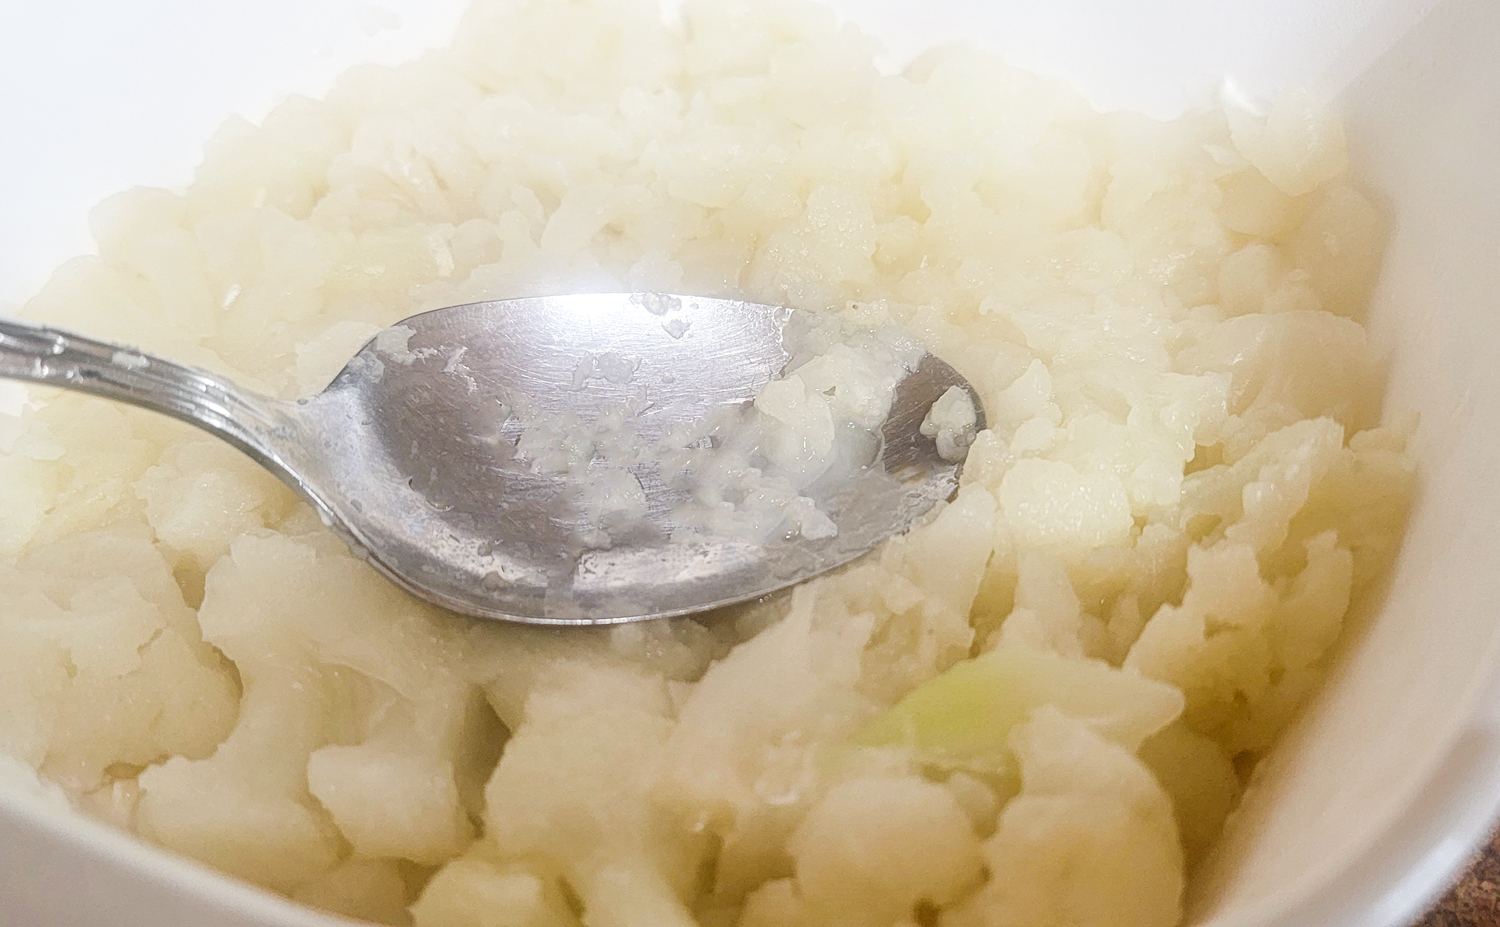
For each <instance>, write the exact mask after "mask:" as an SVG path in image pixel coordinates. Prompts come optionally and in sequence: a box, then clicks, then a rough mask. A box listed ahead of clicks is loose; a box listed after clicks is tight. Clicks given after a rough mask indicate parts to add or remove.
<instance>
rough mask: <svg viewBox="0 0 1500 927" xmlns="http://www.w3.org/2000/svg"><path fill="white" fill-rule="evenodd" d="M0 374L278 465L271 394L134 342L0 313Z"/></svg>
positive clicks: (283, 426) (282, 424)
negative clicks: (94, 399) (192, 431)
mask: <svg viewBox="0 0 1500 927" xmlns="http://www.w3.org/2000/svg"><path fill="white" fill-rule="evenodd" d="M0 377H5V378H8V379H13V380H28V381H30V382H32V383H42V384H45V385H47V386H56V387H60V388H62V389H71V390H78V391H79V392H83V393H91V394H93V395H95V396H103V397H105V398H107V399H115V400H119V401H120V402H128V403H130V404H131V405H135V406H140V407H141V408H144V409H150V410H151V411H153V412H160V413H162V414H164V415H170V416H172V417H173V418H176V419H180V420H182V421H184V422H187V423H188V424H190V425H197V426H198V427H199V428H202V429H204V430H206V431H208V432H210V433H212V434H214V435H216V436H218V437H220V438H223V439H224V440H226V441H229V442H230V443H232V444H234V445H235V446H237V447H239V448H240V449H241V450H243V451H245V452H246V453H248V454H249V455H250V456H251V457H254V458H255V459H256V460H258V461H260V462H261V463H262V464H266V465H269V466H271V467H273V468H275V469H278V470H281V471H285V470H287V466H286V464H285V463H284V462H283V460H282V459H281V455H280V454H278V453H277V447H278V446H283V445H284V444H285V443H286V441H287V439H288V438H289V437H290V430H291V429H292V427H293V426H292V421H291V419H290V417H289V416H287V415H286V414H285V413H284V412H283V411H282V410H281V409H280V408H279V407H280V406H281V405H282V404H281V403H280V402H279V401H278V400H274V399H270V398H268V397H265V396H260V395H257V394H255V393H250V392H247V391H245V390H242V389H240V388H239V387H237V386H235V385H234V384H233V383H230V382H229V381H227V380H222V379H220V378H218V377H215V376H214V375H213V374H211V373H208V372H207V371H203V370H198V369H195V368H192V367H184V366H182V365H181V364H174V363H173V362H171V361H169V360H164V359H163V358H160V357H156V356H154V355H151V354H146V353H144V352H142V351H137V350H136V349H134V348H129V347H125V346H123V345H118V344H110V343H108V342H104V341H95V340H94V339H92V338H85V337H83V336H81V335H75V334H72V333H71V332H63V331H58V330H56V329H52V328H43V327H41V326H38V325H29V324H27V323H25V322H17V321H15V320H14V319H5V318H0Z"/></svg>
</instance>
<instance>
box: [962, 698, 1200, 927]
mask: <svg viewBox="0 0 1500 927" xmlns="http://www.w3.org/2000/svg"><path fill="white" fill-rule="evenodd" d="M1011 743H1012V744H1013V746H1014V748H1015V751H1016V755H1017V757H1018V758H1019V759H1020V764H1021V780H1022V785H1021V793H1020V794H1019V795H1018V796H1016V798H1014V799H1012V800H1011V802H1010V803H1009V804H1008V805H1006V806H1005V810H1004V811H1003V812H1002V813H1001V815H1000V824H999V827H998V829H997V830H996V831H995V835H994V836H993V837H991V838H990V839H989V840H987V841H985V843H984V858H985V863H986V865H987V866H988V868H989V881H988V882H987V883H986V885H985V887H984V888H983V889H982V890H981V891H980V892H979V893H978V894H977V895H975V896H974V897H973V898H972V899H970V900H969V901H967V902H965V903H964V904H962V905H960V906H959V907H957V908H956V909H954V910H953V911H951V912H947V913H945V914H944V916H943V918H942V924H943V925H944V927H1172V925H1174V924H1176V923H1177V920H1178V918H1179V917H1181V916H1182V907H1181V897H1182V885H1183V881H1182V847H1181V845H1180V844H1179V843H1178V838H1177V824H1176V822H1175V821H1174V820H1173V817H1172V802H1171V799H1169V798H1168V797H1167V795H1166V793H1165V792H1163V791H1162V788H1161V786H1160V785H1158V784H1157V782H1156V779H1155V778H1153V776H1152V775H1151V772H1150V770H1148V769H1147V768H1146V767H1145V766H1143V765H1142V764H1141V762H1140V761H1139V760H1137V759H1136V758H1135V757H1134V756H1132V755H1131V754H1130V753H1129V752H1127V751H1126V750H1125V749H1122V748H1121V747H1119V746H1117V745H1115V744H1113V743H1111V742H1110V741H1108V740H1105V739H1103V738H1102V737H1100V736H1099V735H1098V734H1096V733H1095V732H1093V731H1092V730H1090V729H1089V727H1088V726H1087V725H1086V724H1084V723H1082V722H1080V721H1077V720H1074V719H1072V718H1069V717H1068V716H1066V715H1064V714H1062V713H1061V712H1059V711H1057V710H1055V709H1052V708H1042V709H1040V710H1038V711H1037V712H1036V713H1035V714H1034V715H1033V716H1032V718H1031V720H1030V721H1028V722H1027V723H1025V724H1023V725H1021V726H1019V727H1017V728H1016V730H1015V731H1014V733H1013V734H1012V735H1011Z"/></svg>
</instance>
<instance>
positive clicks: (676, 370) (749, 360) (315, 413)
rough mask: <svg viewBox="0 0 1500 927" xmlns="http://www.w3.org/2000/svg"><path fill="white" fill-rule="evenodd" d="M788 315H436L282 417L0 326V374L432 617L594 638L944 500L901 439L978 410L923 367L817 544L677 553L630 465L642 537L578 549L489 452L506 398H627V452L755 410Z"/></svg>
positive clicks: (623, 300) (523, 476)
mask: <svg viewBox="0 0 1500 927" xmlns="http://www.w3.org/2000/svg"><path fill="white" fill-rule="evenodd" d="M668 309H670V310H671V311H670V313H668ZM668 315H670V317H667V316H668ZM789 317H790V310H786V309H780V308H775V307H771V306H762V305H756V304H753V303H746V302H740V301H737V300H728V299H707V298H700V297H692V296H680V297H672V296H660V295H657V294H607V295H581V296H554V297H541V298H534V299H513V300H504V301H498V302H485V303H474V304H471V305H465V306H453V307H450V308H447V309H439V310H436V311H434V312H426V313H422V314H421V315H416V316H413V317H411V318H409V319H407V320H405V321H404V322H401V323H399V325H398V326H394V327H393V328H392V329H388V330H387V332H386V333H384V334H382V335H381V336H377V337H376V338H375V339H373V340H371V341H370V342H369V343H368V344H366V345H365V346H364V348H362V349H361V350H360V352H359V353H358V354H356V355H355V357H354V358H353V359H352V360H351V361H350V362H349V364H348V365H347V366H346V367H345V368H344V369H343V371H342V372H341V373H340V374H339V375H338V376H337V377H336V378H335V379H334V380H333V382H332V383H331V384H330V385H329V386H328V388H327V389H325V390H324V391H323V392H321V393H319V394H318V395H316V396H314V397H312V398H310V399H304V400H300V401H297V402H287V401H282V400H277V399H272V398H270V397H267V396H261V395H257V394H255V393H251V392H248V391H246V390H243V389H240V388H239V387H237V386H235V385H234V384H232V383H230V382H228V381H226V380H224V379H223V378H221V377H217V376H215V375H213V374H210V373H207V372H205V371H202V370H198V369H193V368H188V367H184V366H181V365H179V364H175V363H172V362H171V361H167V360H163V359H161V358H158V357H153V356H151V355H149V354H144V353H141V352H139V351H136V350H133V349H131V348H125V347H121V346H118V345H114V344H106V343H103V342H99V341H93V340H90V339H87V338H83V337H80V336H78V335H73V334H68V333H65V332H60V331H56V330H52V329H47V328H41V327H37V326H32V325H26V324H23V323H20V322H15V321H9V320H0V376H3V377H9V378H14V379H21V380H30V381H34V382H37V383H44V384H47V385H49V386H59V387H63V388H66V389H75V390H80V391H82V392H86V393H93V394H95V395H98V396H104V397H107V398H110V399H116V400H120V401H122V402H128V403H131V404H134V405H138V406H142V407H144V408H147V409H151V410H154V411H156V412H161V413H164V414H166V415H170V416H173V417H175V418H178V419H181V420H183V421H185V422H188V423H189V424H192V425H197V426H198V427H200V428H203V429H204V430H206V431H208V432H210V433H212V434H214V435H216V436H218V437H220V438H222V439H224V440H226V441H228V442H230V443H231V444H233V445H235V446H236V447H238V448H239V449H240V450H242V451H244V452H245V453H247V454H249V455H250V456H251V457H252V458H254V459H255V460H256V461H257V462H259V463H260V464H262V465H263V466H265V467H266V468H267V469H269V470H271V471H272V472H273V473H275V474H276V475H277V476H278V477H280V478H281V479H282V480H283V481H284V482H285V483H286V484H287V485H288V486H290V487H291V488H292V489H294V490H296V491H297V493H299V494H300V495H301V496H302V497H303V498H304V499H306V500H307V501H308V502H310V503H311V504H312V505H313V506H314V507H315V508H316V509H317V511H318V513H319V514H320V515H321V516H322V518H323V521H324V522H325V523H326V524H327V525H328V526H329V527H331V528H332V529H333V530H334V531H335V532H337V533H338V535H339V536H340V537H341V538H343V540H344V541H345V543H347V544H348V545H349V548H350V549H351V550H352V551H353V552H354V553H355V554H356V555H358V556H360V557H363V558H365V559H368V560H369V562H370V563H371V564H373V565H374V566H375V567H376V568H377V569H379V570H380V571H381V572H382V573H384V574H385V575H386V576H388V577H390V579H391V580H393V581H394V582H395V583H396V584H397V585H399V586H401V587H402V588H403V589H405V590H407V591H408V592H410V593H412V594H414V595H417V596H419V597H421V598H424V599H427V600H428V601H431V602H434V603H436V604H438V605H441V606H443V607H445V608H449V609H452V610H453V611H457V612H463V613H466V614H470V615H477V616H480V617H484V618H495V619H503V620H513V621H522V622H530V623H537V624H608V623H614V622H622V621H631V620H636V619H642V618H657V617H667V616H672V615H682V614H687V613H691V612H697V611H702V610H706V609H710V608H715V607H718V606H723V605H729V604H733V603H735V602H742V601H746V600H749V599H753V598H756V597H759V596H762V595H765V594H767V593H770V592H773V591H775V590H777V589H781V588H784V587H786V586H789V585H792V584H794V583H797V582H800V581H802V580H805V579H808V578H810V577H812V576H814V575H816V574H818V573H822V572H824V571H826V570H829V569H832V568H833V567H836V566H840V565H841V564H844V563H847V562H849V561H850V560H853V559H854V558H856V557H858V556H860V555H861V554H863V553H865V552H866V551H868V550H870V549H871V548H872V547H873V546H874V545H875V544H877V543H878V542H879V541H881V540H883V539H884V538H887V537H889V536H891V535H892V534H895V533H897V532H900V531H902V530H904V529H905V528H906V527H907V526H908V525H910V524H911V522H912V520H913V519H915V518H917V517H918V516H920V515H922V514H923V513H924V512H926V511H928V510H929V509H931V508H932V506H934V505H935V504H937V503H938V502H939V501H941V500H944V499H947V498H948V497H949V496H951V495H952V494H953V492H954V491H955V490H956V488H957V485H958V476H959V470H960V467H961V463H955V462H951V461H947V460H943V459H942V458H941V457H939V455H938V453H937V451H936V448H935V446H934V443H933V440H932V439H931V438H928V437H924V436H922V435H921V434H920V433H919V427H920V425H921V422H922V420H923V418H924V416H925V415H926V413H927V410H928V409H929V408H930V407H931V405H932V403H933V402H934V401H935V400H936V399H937V398H938V397H939V396H941V395H942V394H943V393H944V392H945V391H946V390H947V389H948V388H949V387H950V386H955V385H956V386H959V387H961V388H963V389H965V390H968V391H969V393H970V397H971V399H973V400H974V404H975V408H976V409H978V408H979V403H978V398H977V397H976V396H974V395H973V390H972V388H971V387H970V386H969V384H968V383H967V382H966V381H965V380H964V379H963V378H962V377H960V376H959V375H958V374H957V373H956V372H955V371H954V370H953V369H952V368H951V367H949V366H948V365H947V364H944V363H943V362H942V361H939V360H938V359H937V358H935V357H933V356H932V355H930V354H929V355H927V356H926V357H924V358H923V360H922V362H921V365H920V366H919V367H918V369H917V370H916V372H915V373H912V374H911V375H909V376H908V377H907V378H906V379H905V380H904V381H903V382H902V383H901V384H900V386H899V387H898V388H897V391H896V400H895V403H894V405H893V408H892V412H891V415H890V417H889V419H888V420H887V421H886V423H885V425H884V428H883V432H884V445H883V448H882V450H881V454H880V462H881V463H882V464H883V468H882V467H871V468H869V469H868V470H867V471H866V472H864V473H861V474H860V475H859V476H857V477H856V478H855V479H853V480H851V481H850V483H849V485H848V486H847V487H844V488H842V490H841V491H840V492H838V493H837V495H836V497H835V498H833V499H832V500H830V501H829V502H828V503H826V504H825V505H824V506H823V507H824V509H825V511H826V512H827V513H828V514H829V515H830V516H831V517H832V519H833V520H834V523H835V524H836V525H837V527H838V533H837V535H836V536H834V537H829V538H822V539H817V540H810V539H808V538H805V537H802V536H801V535H798V536H795V537H787V538H779V539H776V540H773V541H771V542H769V543H765V544H759V543H749V542H746V541H742V540H735V539H732V538H720V537H715V536H704V535H696V536H684V533H683V532H677V533H676V535H677V537H676V539H674V532H673V531H671V530H670V528H671V525H670V515H671V513H672V511H673V509H674V508H675V507H676V506H677V505H678V504H679V503H681V502H682V501H683V498H684V496H683V493H682V492H681V491H678V490H673V489H671V488H669V487H668V486H667V485H666V484H665V483H664V482H663V481H662V480H661V479H660V478H659V476H658V475H657V474H655V473H653V472H652V471H651V467H650V465H649V464H647V465H645V466H643V467H640V468H637V469H636V476H637V477H638V478H639V481H640V483H641V486H642V488H643V489H644V491H645V494H646V497H647V502H648V505H649V510H650V514H649V516H648V517H647V519H646V522H647V523H648V524H649V525H652V526H655V529H656V530H647V531H645V532H636V534H635V536H633V537H631V538H628V539H626V540H625V541H623V542H621V543H616V544H614V545H612V546H610V547H608V548H607V549H600V550H588V549H580V548H579V545H578V543H577V540H576V539H577V531H578V524H577V520H578V519H577V513H576V512H574V511H570V510H569V507H568V505H567V504H566V503H565V499H566V495H567V487H566V485H565V482H566V480H565V478H563V477H560V476H548V475H545V474H537V473H534V472H531V470H530V469H529V468H528V467H526V466H524V465H522V464H521V463H519V462H517V461H516V460H514V459H507V455H506V454H504V453H497V442H496V441H495V440H494V438H493V436H494V435H495V434H496V429H497V424H498V423H501V422H503V419H504V417H505V413H504V410H503V409H502V407H501V403H502V402H507V401H513V400H514V399H515V398H516V397H525V398H526V399H527V400H528V401H529V402H530V404H531V405H532V406H533V407H534V408H535V409H538V410H541V411H544V412H575V413H577V414H578V415H580V416H581V417H583V418H590V417H593V416H597V415H599V414H600V413H601V412H603V411H604V410H605V409H607V408H610V407H613V406H618V404H620V403H621V402H629V401H635V402H636V403H638V404H642V405H645V406H646V408H644V409H643V410H642V411H641V412H640V414H639V415H638V417H637V419H638V421H637V437H638V438H639V439H640V440H644V441H649V440H653V439H654V438H656V437H659V436H660V435H662V434H664V433H666V431H667V430H668V429H669V428H671V427H672V426H673V425H675V424H679V423H685V422H692V421H696V420H700V419H701V418H702V417H703V416H704V415H706V414H707V413H708V412H709V411H710V410H712V409H714V408H715V407H719V406H724V405H739V404H743V403H745V402H747V401H749V400H752V399H753V398H754V397H755V396H756V395H757V393H759V391H760V390H761V388H762V387H763V386H765V384H766V383H767V382H769V381H770V380H771V379H773V378H774V377H775V376H776V375H777V374H778V373H779V372H780V371H781V369H782V367H783V366H784V365H785V364H786V363H787V360H788V353H787V350H786V348H785V347H784V345H783V343H782V335H783V328H784V326H785V324H786V322H787V320H788V318H789ZM393 346H394V349H393ZM605 355H608V356H613V357H628V358H631V359H632V360H631V362H632V363H634V364H635V367H634V369H633V370H631V371H630V372H629V375H628V377H618V376H617V377H613V378H611V377H609V376H602V377H601V376H594V377H589V376H588V373H589V372H590V371H591V369H592V368H591V367H590V366H589V365H590V364H591V363H592V361H591V360H590V359H591V358H596V357H601V356H605ZM606 372H607V371H606ZM581 374H582V376H581ZM580 380H582V381H583V382H580ZM981 415H982V413H981ZM979 427H981V428H982V427H984V423H983V420H982V418H981V421H980V422H979ZM500 444H502V445H503V442H500ZM560 500H561V501H560Z"/></svg>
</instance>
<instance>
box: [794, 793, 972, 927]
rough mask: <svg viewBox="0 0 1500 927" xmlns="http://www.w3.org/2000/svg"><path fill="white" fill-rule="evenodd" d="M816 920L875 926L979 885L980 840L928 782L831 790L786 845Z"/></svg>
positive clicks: (947, 796) (807, 919)
mask: <svg viewBox="0 0 1500 927" xmlns="http://www.w3.org/2000/svg"><path fill="white" fill-rule="evenodd" d="M787 846H788V849H789V850H790V851H791V854H792V859H793V861H794V865H795V869H796V887H797V892H798V894H799V895H800V897H801V900H802V902H803V904H804V906H805V910H806V913H805V915H804V917H803V922H804V923H806V924H808V925H809V927H811V925H815V924H816V925H825V924H826V925H829V927H833V925H847V927H869V925H876V924H893V923H897V922H899V921H901V920H903V919H907V918H913V917H914V916H915V909H916V906H917V904H918V903H919V902H926V903H928V904H930V905H935V906H943V905H947V904H950V903H952V902H953V901H955V900H957V899H958V898H959V897H961V896H962V895H963V894H964V893H965V891H966V890H967V889H969V888H971V887H972V886H974V885H976V884H978V882H979V879H980V874H981V872H982V866H983V864H982V862H981V860H980V855H979V839H978V838H977V837H975V836H974V830H973V827H972V826H971V825H970V823H969V819H968V817H967V816H966V815H965V814H964V812H963V810H962V809H961V808H960V807H959V806H958V803H957V802H956V801H955V800H954V798H953V795H952V794H951V793H950V792H949V791H948V790H947V789H945V788H943V787H942V786H940V785H937V784H936V783H932V782H928V781H926V780H925V779H921V778H916V777H907V778H902V779H874V778H871V779H854V780H852V781H849V782H844V783H841V784H840V785H836V786H834V787H833V788H832V789H830V790H829V791H828V793H827V794H826V795H824V796H823V798H822V799H821V800H820V801H819V802H818V803H817V804H815V805H813V807H812V808H811V809H809V811H808V812H807V816H806V817H804V818H803V819H802V823H801V824H799V825H798V826H797V830H796V832H795V833H793V834H792V837H791V840H790V841H789V842H788V844H787Z"/></svg>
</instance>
